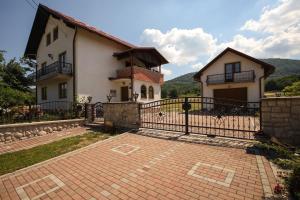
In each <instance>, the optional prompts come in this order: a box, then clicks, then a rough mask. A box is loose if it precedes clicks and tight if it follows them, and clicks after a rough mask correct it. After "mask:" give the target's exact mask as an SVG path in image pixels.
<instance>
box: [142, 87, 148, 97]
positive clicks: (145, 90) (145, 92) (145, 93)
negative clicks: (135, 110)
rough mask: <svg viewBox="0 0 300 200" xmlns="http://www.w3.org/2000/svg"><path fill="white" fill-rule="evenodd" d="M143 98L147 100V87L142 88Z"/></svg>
mask: <svg viewBox="0 0 300 200" xmlns="http://www.w3.org/2000/svg"><path fill="white" fill-rule="evenodd" d="M141 98H142V99H147V88H146V86H145V85H142V86H141Z"/></svg>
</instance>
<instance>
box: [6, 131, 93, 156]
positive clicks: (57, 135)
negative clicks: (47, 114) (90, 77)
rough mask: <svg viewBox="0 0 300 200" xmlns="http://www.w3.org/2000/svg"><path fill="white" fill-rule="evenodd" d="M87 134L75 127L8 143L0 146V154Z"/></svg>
mask: <svg viewBox="0 0 300 200" xmlns="http://www.w3.org/2000/svg"><path fill="white" fill-rule="evenodd" d="M86 132H87V128H86V127H77V128H73V129H68V130H63V131H59V132H54V133H51V134H47V135H43V136H37V137H32V138H29V139H25V140H19V141H15V142H10V143H6V144H0V154H3V153H8V152H13V151H19V150H22V149H29V148H32V147H35V146H39V145H42V144H47V143H50V142H53V141H56V140H60V139H62V138H67V137H71V136H76V135H80V134H83V133H86Z"/></svg>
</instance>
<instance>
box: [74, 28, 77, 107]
mask: <svg viewBox="0 0 300 200" xmlns="http://www.w3.org/2000/svg"><path fill="white" fill-rule="evenodd" d="M76 35H77V26H75V34H74V37H73V102H76V101H77V99H76V88H75V87H76V80H75V79H76V74H75V72H76V70H75V69H76V68H75V66H76V65H75V64H76V62H75V61H76V59H75V55H76V50H75V49H76V48H75V40H76Z"/></svg>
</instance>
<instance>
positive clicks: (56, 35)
mask: <svg viewBox="0 0 300 200" xmlns="http://www.w3.org/2000/svg"><path fill="white" fill-rule="evenodd" d="M57 39H58V26H57V27H55V28H54V29H53V41H55V40H57Z"/></svg>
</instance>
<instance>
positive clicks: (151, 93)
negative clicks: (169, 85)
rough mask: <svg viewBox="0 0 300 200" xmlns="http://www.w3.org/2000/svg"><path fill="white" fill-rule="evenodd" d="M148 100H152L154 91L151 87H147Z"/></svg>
mask: <svg viewBox="0 0 300 200" xmlns="http://www.w3.org/2000/svg"><path fill="white" fill-rule="evenodd" d="M149 99H154V89H153V87H152V86H149Z"/></svg>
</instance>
